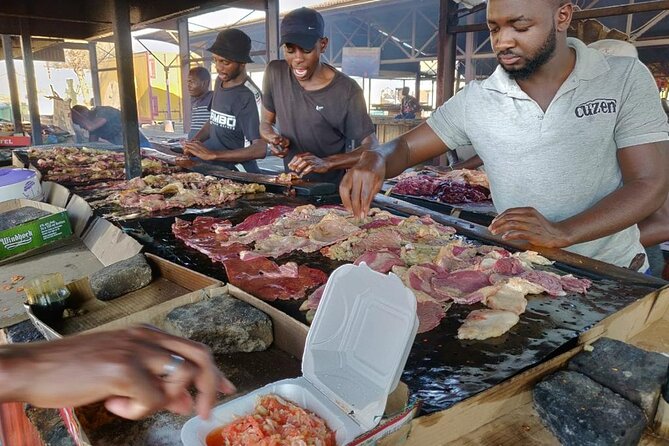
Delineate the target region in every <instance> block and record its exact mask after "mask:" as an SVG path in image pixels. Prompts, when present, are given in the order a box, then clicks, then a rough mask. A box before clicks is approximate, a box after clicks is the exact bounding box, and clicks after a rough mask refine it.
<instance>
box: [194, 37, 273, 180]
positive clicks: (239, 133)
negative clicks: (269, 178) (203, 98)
mask: <svg viewBox="0 0 669 446" xmlns="http://www.w3.org/2000/svg"><path fill="white" fill-rule="evenodd" d="M208 51H210V52H211V53H213V55H214V56H213V57H214V63H215V64H216V72H217V73H218V78H217V79H216V85H215V87H214V95H213V99H212V103H211V114H210V116H209V122H207V123H206V124H205V125H204V126H203V127H202V128H201V129H200V130H199V131H198V132H197V134H196V135H195V136H194V137H193V138H192V139H191V140H190V141H187V142H186V143H185V144H184V155H187V156H189V155H193V156H197V157H198V158H200V159H202V160H205V161H212V162H214V163H215V164H218V165H221V166H223V167H226V168H228V169H231V170H237V167H236V166H235V165H236V164H241V165H242V166H243V168H244V170H245V171H247V172H253V173H258V172H260V170H259V169H258V164H257V162H256V160H257V159H262V158H264V157H265V155H266V153H267V146H266V144H265V142H264V141H263V140H262V139H261V138H260V132H259V126H260V117H259V113H258V107H259V104H260V96H261V95H260V89H259V88H258V87H257V86H256V85H255V84H254V83H253V81H252V80H251V78H250V77H249V76H248V74H247V73H246V64H247V63H252V62H253V59H251V56H250V52H251V38H250V37H249V36H247V35H246V34H244V32H242V31H240V30H238V29H235V28H229V29H225V30H223V31H221V32H220V33H218V36H216V41H215V42H214V44H213V45H212V46H211V48H209V49H208Z"/></svg>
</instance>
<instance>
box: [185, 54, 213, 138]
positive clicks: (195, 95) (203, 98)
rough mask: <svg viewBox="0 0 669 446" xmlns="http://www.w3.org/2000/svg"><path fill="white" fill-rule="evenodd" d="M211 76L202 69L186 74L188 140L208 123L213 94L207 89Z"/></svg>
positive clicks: (191, 70) (196, 68) (194, 69)
mask: <svg viewBox="0 0 669 446" xmlns="http://www.w3.org/2000/svg"><path fill="white" fill-rule="evenodd" d="M210 83H211V74H209V70H207V69H206V68H204V67H193V68H191V69H190V71H189V72H188V81H187V83H186V86H187V87H188V94H190V107H191V115H190V130H189V131H188V139H189V140H190V139H193V138H194V137H195V135H197V132H198V131H200V129H201V128H202V127H203V126H204V125H205V124H206V123H207V121H209V115H210V113H211V99H212V97H213V96H214V92H213V91H211V90H210V89H209V84H210Z"/></svg>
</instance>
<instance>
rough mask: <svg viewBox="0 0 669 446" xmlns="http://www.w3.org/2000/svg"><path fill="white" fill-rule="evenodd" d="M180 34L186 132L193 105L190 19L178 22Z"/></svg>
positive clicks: (182, 98) (180, 63)
mask: <svg viewBox="0 0 669 446" xmlns="http://www.w3.org/2000/svg"><path fill="white" fill-rule="evenodd" d="M177 30H178V32H179V66H180V69H181V110H183V113H182V116H183V126H184V132H186V133H188V132H189V131H190V121H191V104H190V92H189V91H188V72H189V71H190V38H189V36H188V18H187V17H182V18H180V19H178V20H177Z"/></svg>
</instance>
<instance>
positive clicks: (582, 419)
mask: <svg viewBox="0 0 669 446" xmlns="http://www.w3.org/2000/svg"><path fill="white" fill-rule="evenodd" d="M533 396H534V407H535V408H536V410H537V412H538V413H539V416H540V417H541V421H542V422H543V423H544V424H545V425H546V427H548V429H550V431H551V432H552V433H553V434H554V435H555V436H556V437H557V438H558V439H559V440H560V443H562V445H564V446H572V445H573V446H616V445H625V446H627V445H636V444H638V443H639V440H640V439H641V436H642V435H643V431H644V429H645V427H646V416H645V415H644V413H643V411H642V410H641V409H639V408H638V407H637V406H636V405H634V404H632V403H631V402H629V401H627V400H626V399H625V398H623V397H621V396H620V395H617V394H616V393H613V392H612V391H611V390H609V389H607V388H606V387H604V386H602V385H600V384H598V383H596V382H595V381H593V380H591V379H590V378H588V377H587V376H585V375H582V374H581V373H577V372H569V371H560V372H557V373H555V374H553V375H551V376H550V377H548V379H546V380H544V381H542V382H540V383H539V384H537V385H536V386H535V388H534V392H533Z"/></svg>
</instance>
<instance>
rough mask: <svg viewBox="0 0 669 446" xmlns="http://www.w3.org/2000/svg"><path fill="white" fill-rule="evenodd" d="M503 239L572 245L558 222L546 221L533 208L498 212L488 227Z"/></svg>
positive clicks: (550, 244) (553, 244) (541, 243)
mask: <svg viewBox="0 0 669 446" xmlns="http://www.w3.org/2000/svg"><path fill="white" fill-rule="evenodd" d="M488 229H490V232H492V233H493V234H494V235H500V234H501V236H502V238H503V239H504V240H527V241H528V242H530V243H532V244H533V245H537V246H545V247H547V248H564V247H565V246H569V245H572V244H573V243H572V242H571V241H570V239H569V233H568V232H567V231H566V230H565V229H564V228H563V226H562V225H560V223H553V222H551V221H548V220H547V219H546V217H544V216H543V215H541V214H540V213H539V211H537V210H536V209H534V208H530V207H525V208H511V209H507V210H506V211H504V212H502V213H501V214H499V215H498V216H497V217H496V218H495V219H494V220H493V221H492V223H491V224H490V226H489V227H488Z"/></svg>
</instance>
